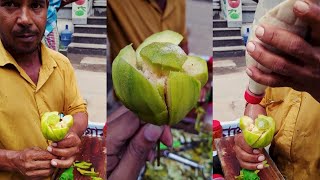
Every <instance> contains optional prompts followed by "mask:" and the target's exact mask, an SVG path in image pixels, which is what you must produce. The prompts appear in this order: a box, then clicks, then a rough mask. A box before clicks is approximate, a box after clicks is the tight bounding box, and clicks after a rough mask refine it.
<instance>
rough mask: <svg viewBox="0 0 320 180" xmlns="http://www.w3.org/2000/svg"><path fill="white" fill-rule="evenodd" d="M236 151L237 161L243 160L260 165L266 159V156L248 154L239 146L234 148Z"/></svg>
mask: <svg viewBox="0 0 320 180" xmlns="http://www.w3.org/2000/svg"><path fill="white" fill-rule="evenodd" d="M234 151H235V152H237V154H236V155H237V159H239V160H242V161H244V162H249V163H259V162H262V161H264V160H265V159H266V158H265V157H264V155H260V154H252V153H247V152H246V151H244V150H243V149H241V148H240V147H239V146H234Z"/></svg>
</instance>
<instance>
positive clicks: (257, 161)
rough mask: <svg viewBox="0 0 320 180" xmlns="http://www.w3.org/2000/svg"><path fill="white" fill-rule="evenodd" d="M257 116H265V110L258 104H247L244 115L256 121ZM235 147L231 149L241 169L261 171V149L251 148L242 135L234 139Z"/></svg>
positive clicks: (262, 159) (262, 157) (262, 156)
mask: <svg viewBox="0 0 320 180" xmlns="http://www.w3.org/2000/svg"><path fill="white" fill-rule="evenodd" d="M259 114H262V115H266V114H267V113H266V110H265V108H264V107H262V106H260V105H259V104H248V105H247V106H246V109H245V112H244V115H246V116H249V117H251V118H252V119H256V118H257V117H258V115H259ZM234 142H235V145H234V147H233V149H234V151H235V153H236V157H237V159H238V161H239V164H240V166H241V167H242V168H245V169H249V170H256V169H263V167H264V165H263V163H262V162H263V161H264V160H265V157H264V155H263V154H262V151H261V149H253V148H251V147H250V146H249V145H248V144H247V142H246V141H245V140H244V137H243V134H242V133H241V134H237V135H235V138H234Z"/></svg>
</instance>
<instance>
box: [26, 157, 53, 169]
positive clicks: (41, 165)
mask: <svg viewBox="0 0 320 180" xmlns="http://www.w3.org/2000/svg"><path fill="white" fill-rule="evenodd" d="M51 167H52V166H51V163H50V160H47V161H33V162H31V163H27V164H26V169H27V170H29V171H30V170H46V169H50V168H51Z"/></svg>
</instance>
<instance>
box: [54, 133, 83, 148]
mask: <svg viewBox="0 0 320 180" xmlns="http://www.w3.org/2000/svg"><path fill="white" fill-rule="evenodd" d="M80 144H81V140H80V138H79V136H78V135H77V134H76V133H74V132H70V133H68V134H67V135H66V137H65V138H64V139H63V140H61V141H59V142H55V143H52V146H53V147H59V148H70V147H74V146H78V145H80Z"/></svg>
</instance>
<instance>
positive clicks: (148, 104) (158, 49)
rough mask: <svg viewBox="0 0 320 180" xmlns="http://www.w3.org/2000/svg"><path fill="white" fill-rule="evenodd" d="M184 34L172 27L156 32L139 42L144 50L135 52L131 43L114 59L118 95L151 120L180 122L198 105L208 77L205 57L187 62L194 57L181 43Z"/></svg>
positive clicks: (144, 118) (114, 78) (161, 122)
mask: <svg viewBox="0 0 320 180" xmlns="http://www.w3.org/2000/svg"><path fill="white" fill-rule="evenodd" d="M180 37H182V36H181V35H180V34H177V33H175V32H172V31H164V32H160V33H156V34H154V35H152V36H150V37H149V38H147V39H146V41H144V42H143V43H142V44H141V45H140V46H139V48H138V49H139V52H141V53H139V54H137V56H136V53H138V50H137V52H136V53H135V52H134V50H133V48H132V46H131V45H128V46H126V47H125V48H123V49H122V50H121V51H120V53H119V54H118V56H117V57H116V59H115V60H114V61H113V64H112V80H113V85H114V90H115V92H116V95H117V96H118V98H119V99H120V101H121V102H122V103H123V104H124V105H125V106H126V107H127V108H128V109H130V110H131V111H133V112H134V113H136V114H137V115H138V117H139V118H140V119H141V120H143V121H145V122H147V123H152V124H155V125H164V124H168V125H173V124H176V123H178V122H179V121H180V120H182V119H183V118H184V117H185V116H186V115H187V113H188V112H189V111H190V110H192V108H194V107H195V105H196V104H197V100H198V99H199V96H200V89H201V87H202V84H205V81H207V77H208V68H207V64H206V63H203V62H205V61H204V60H202V59H201V60H200V59H197V60H196V61H195V62H194V66H190V65H188V64H187V65H186V64H185V63H187V62H189V61H192V60H189V61H188V59H189V57H188V56H187V55H186V54H185V53H184V52H182V49H181V48H180V47H179V46H178V45H177V44H179V42H180V41H181V40H182V39H181V38H180ZM139 58H141V59H140V65H139V63H138V59H139ZM190 59H193V58H190ZM193 68H194V69H193ZM196 68H197V69H196Z"/></svg>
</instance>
